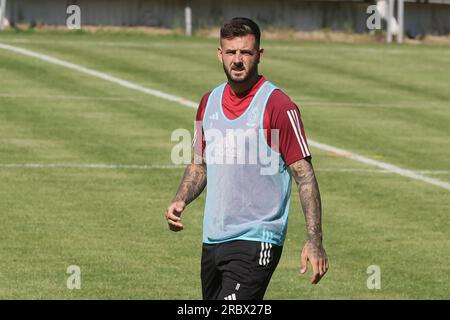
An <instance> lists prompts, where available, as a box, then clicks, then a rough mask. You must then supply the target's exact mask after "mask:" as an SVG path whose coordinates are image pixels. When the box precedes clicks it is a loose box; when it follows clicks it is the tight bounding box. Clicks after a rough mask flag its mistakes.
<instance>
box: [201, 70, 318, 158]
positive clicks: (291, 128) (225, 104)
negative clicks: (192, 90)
mask: <svg viewBox="0 0 450 320" xmlns="http://www.w3.org/2000/svg"><path fill="white" fill-rule="evenodd" d="M266 81H267V80H266V78H264V77H263V76H260V78H259V80H258V82H257V83H256V84H255V85H254V86H253V87H252V88H251V89H250V90H249V91H248V92H247V93H246V94H245V95H243V96H237V95H236V94H235V93H234V92H233V90H231V87H230V86H229V85H228V84H226V85H225V89H224V92H223V96H222V108H223V113H224V114H225V116H226V117H227V118H228V119H230V120H233V119H236V118H238V117H239V116H240V115H242V114H243V113H244V112H245V110H246V109H247V108H248V106H249V105H250V102H251V101H252V99H253V97H254V96H255V94H256V92H257V91H258V89H259V88H260V87H261V86H262V85H263V84H264V82H266ZM210 93H211V91H210V92H208V93H206V94H205V95H204V96H203V98H202V100H201V101H200V104H199V107H198V109H197V116H196V124H197V125H196V128H195V135H194V140H193V147H194V152H195V153H196V154H197V155H202V156H204V152H205V146H206V143H205V139H204V134H203V128H202V121H203V115H204V112H205V107H206V103H207V102H208V97H209V95H210ZM263 126H264V129H266V130H271V129H278V130H279V152H280V153H281V156H282V158H283V161H284V162H285V164H286V166H289V165H290V164H292V163H294V162H296V161H298V160H301V159H304V158H306V157H310V156H311V153H310V151H309V148H308V142H307V140H306V135H305V131H304V129H303V123H302V120H301V117H300V111H299V109H298V108H297V106H296V105H295V103H294V102H292V100H291V99H290V98H289V97H288V96H287V95H286V94H285V93H284V92H282V91H281V90H280V89H276V90H274V91H273V92H272V94H271V95H270V97H269V99H268V101H267V105H266V109H265V112H264V119H263ZM200 130H201V132H202V135H201V136H202V139H197V138H196V137H197V132H200ZM266 132H270V131H266ZM266 139H267V140H268V141H267V143H268V144H269V146H270V145H271V143H270V134H269V135H268V136H267V134H266Z"/></svg>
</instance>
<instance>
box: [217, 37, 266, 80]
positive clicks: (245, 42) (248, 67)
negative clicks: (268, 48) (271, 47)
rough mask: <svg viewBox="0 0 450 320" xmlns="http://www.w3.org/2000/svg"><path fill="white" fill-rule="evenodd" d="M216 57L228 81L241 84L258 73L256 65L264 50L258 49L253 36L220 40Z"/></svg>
mask: <svg viewBox="0 0 450 320" xmlns="http://www.w3.org/2000/svg"><path fill="white" fill-rule="evenodd" d="M220 43H221V46H220V47H219V48H217V55H218V57H219V60H220V61H221V62H222V64H223V70H224V71H225V74H226V75H227V78H228V81H232V82H236V83H243V82H245V81H247V80H248V79H250V78H251V77H252V76H253V75H254V74H255V73H256V74H257V73H258V63H259V61H260V60H261V56H262V54H263V52H264V49H261V48H258V47H257V45H256V38H255V36H253V35H251V34H249V35H245V36H243V37H236V38H232V39H221V42H220Z"/></svg>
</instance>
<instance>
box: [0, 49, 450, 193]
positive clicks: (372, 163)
mask: <svg viewBox="0 0 450 320" xmlns="http://www.w3.org/2000/svg"><path fill="white" fill-rule="evenodd" d="M0 49H4V50H8V51H12V52H15V53H19V54H22V55H25V56H28V57H33V58H36V59H40V60H42V61H46V62H49V63H53V64H56V65H59V66H62V67H65V68H68V69H72V70H76V71H79V72H81V73H85V74H88V75H91V76H93V77H96V78H99V79H102V80H106V81H109V82H113V83H116V84H118V85H120V86H122V87H125V88H129V89H133V90H136V91H140V92H142V93H145V94H148V95H151V96H155V97H158V98H161V99H166V100H169V101H173V102H177V103H179V104H181V105H183V106H187V107H191V108H197V103H195V102H194V101H190V100H187V99H184V98H180V97H177V96H174V95H171V94H167V93H164V92H162V91H159V90H154V89H150V88H146V87H143V86H140V85H138V84H135V83H132V82H129V81H126V80H122V79H119V78H116V77H113V76H110V75H108V74H106V73H103V72H99V71H96V70H93V69H89V68H86V67H83V66H80V65H77V64H74V63H70V62H66V61H63V60H59V59H56V58H53V57H51V56H48V55H45V54H41V53H37V52H34V51H31V50H27V49H23V48H19V47H15V46H11V45H7V44H3V43H0ZM309 145H310V146H312V147H315V148H317V149H321V150H324V151H328V152H333V153H335V154H338V155H340V156H342V157H345V158H348V159H352V160H355V161H358V162H362V163H364V164H367V165H370V166H374V167H378V168H380V169H384V170H387V171H390V172H392V173H396V174H398V175H400V176H403V177H408V178H411V179H415V180H419V181H422V182H425V183H428V184H431V185H435V186H438V187H441V188H444V189H446V190H450V183H448V182H444V181H441V180H438V179H434V178H430V177H427V176H424V175H422V174H420V173H416V172H414V171H411V170H407V169H402V168H400V167H397V166H395V165H392V164H389V163H386V162H381V161H376V160H372V159H369V158H366V157H363V156H361V155H359V154H357V153H353V152H350V151H347V150H344V149H340V148H337V147H333V146H330V145H327V144H324V143H320V142H317V141H314V140H309Z"/></svg>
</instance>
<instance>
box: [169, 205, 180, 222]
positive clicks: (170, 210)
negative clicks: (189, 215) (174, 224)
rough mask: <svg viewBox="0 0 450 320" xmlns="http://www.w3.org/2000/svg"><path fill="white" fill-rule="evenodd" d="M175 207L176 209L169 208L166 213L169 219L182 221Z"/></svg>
mask: <svg viewBox="0 0 450 320" xmlns="http://www.w3.org/2000/svg"><path fill="white" fill-rule="evenodd" d="M173 209H174V208H173V207H169V209H168V210H167V215H166V217H167V219H170V220H173V221H180V220H181V218H180V216H179V215H176V214H175V213H174V210H173Z"/></svg>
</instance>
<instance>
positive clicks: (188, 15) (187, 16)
mask: <svg viewBox="0 0 450 320" xmlns="http://www.w3.org/2000/svg"><path fill="white" fill-rule="evenodd" d="M184 22H185V25H186V28H185V30H186V35H187V36H188V37H190V36H191V35H192V11H191V7H189V6H187V7H186V8H184Z"/></svg>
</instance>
